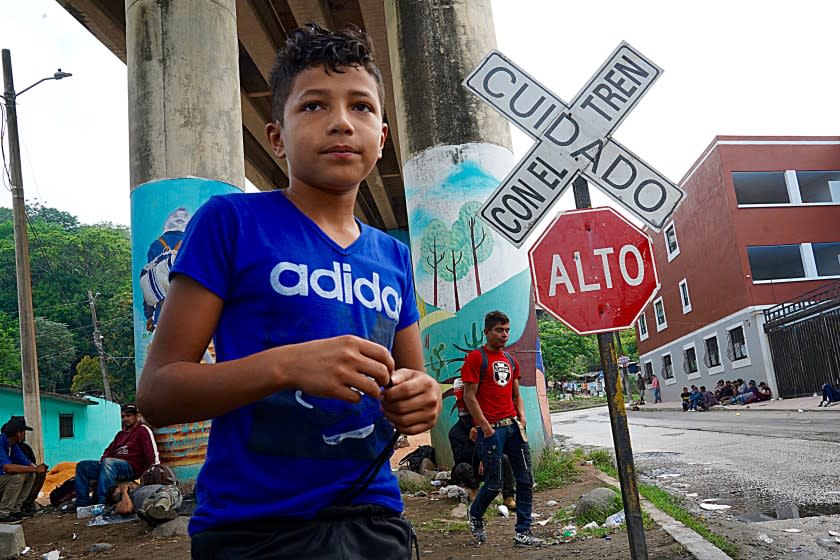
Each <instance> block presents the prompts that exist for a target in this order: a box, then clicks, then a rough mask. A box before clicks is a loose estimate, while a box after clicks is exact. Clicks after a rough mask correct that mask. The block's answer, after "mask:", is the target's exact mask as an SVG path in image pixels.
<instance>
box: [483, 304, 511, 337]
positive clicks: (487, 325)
mask: <svg viewBox="0 0 840 560" xmlns="http://www.w3.org/2000/svg"><path fill="white" fill-rule="evenodd" d="M508 323H510V318H509V317H508V316H507V315H506V314H505V313H503V312H501V311H499V310H498V309H496V310H495V311H491V312H490V313H488V314H487V315H485V316H484V330H485V332H486V331H489V330H490V329H492V328H493V327H495V326H496V325H506V324H508Z"/></svg>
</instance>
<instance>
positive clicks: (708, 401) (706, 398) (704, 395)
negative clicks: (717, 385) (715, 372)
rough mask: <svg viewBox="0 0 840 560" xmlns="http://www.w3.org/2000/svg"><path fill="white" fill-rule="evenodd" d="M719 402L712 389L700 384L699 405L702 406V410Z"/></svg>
mask: <svg viewBox="0 0 840 560" xmlns="http://www.w3.org/2000/svg"><path fill="white" fill-rule="evenodd" d="M716 404H717V400H715V395H714V393H712V392H711V391H707V390H706V386H705V385H701V386H700V402H699V403H698V406H699V407H702V410H704V411H705V410H709V409H710V408H712V407H713V406H715V405H716Z"/></svg>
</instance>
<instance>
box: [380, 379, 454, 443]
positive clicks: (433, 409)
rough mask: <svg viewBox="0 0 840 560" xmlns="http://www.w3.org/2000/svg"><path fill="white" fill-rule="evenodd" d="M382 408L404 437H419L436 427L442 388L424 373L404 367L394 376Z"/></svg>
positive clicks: (386, 391)
mask: <svg viewBox="0 0 840 560" xmlns="http://www.w3.org/2000/svg"><path fill="white" fill-rule="evenodd" d="M391 383H392V386H391V387H389V388H388V389H386V390H385V393H384V398H383V402H382V408H383V410H384V411H385V418H387V419H388V420H389V421H390V422H391V423H392V424H393V425H394V427H395V428H396V429H397V431H398V432H400V433H401V434H406V435H410V436H411V435H415V434H419V433H422V432H425V431H426V430H428V429H429V428H431V427H432V426H434V425H435V422H436V421H437V417H438V414H439V413H440V406H441V404H440V400H441V398H440V387H439V386H438V383H437V381H435V380H434V379H432V378H431V377H429V376H428V375H426V374H425V373H424V372H422V371H417V370H413V369H407V368H401V369H398V370H397V371H395V372H394V374H393V375H392V376H391Z"/></svg>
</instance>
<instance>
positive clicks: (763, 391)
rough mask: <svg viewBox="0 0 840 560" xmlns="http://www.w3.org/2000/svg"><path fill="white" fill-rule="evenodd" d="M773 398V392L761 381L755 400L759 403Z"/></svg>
mask: <svg viewBox="0 0 840 560" xmlns="http://www.w3.org/2000/svg"><path fill="white" fill-rule="evenodd" d="M772 398H773V391H772V390H771V389H770V386H769V385H768V384H767V383H765V382H764V381H762V382H761V383H759V384H758V397H757V400H759V401H769V400H771V399H772Z"/></svg>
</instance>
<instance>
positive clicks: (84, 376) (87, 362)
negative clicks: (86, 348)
mask: <svg viewBox="0 0 840 560" xmlns="http://www.w3.org/2000/svg"><path fill="white" fill-rule="evenodd" d="M115 382H116V379H114V376H113V375H111V373H110V372H109V373H108V383H109V384H110V385H113V384H114V383H115ZM70 390H71V391H73V392H74V393H85V392H89V391H103V390H104V386H103V384H102V370H101V369H100V367H99V358H98V357H97V358H94V357H92V356H84V357H82V359H81V361H79V363H78V364H76V375H74V376H73V384H72V385H71V386H70Z"/></svg>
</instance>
